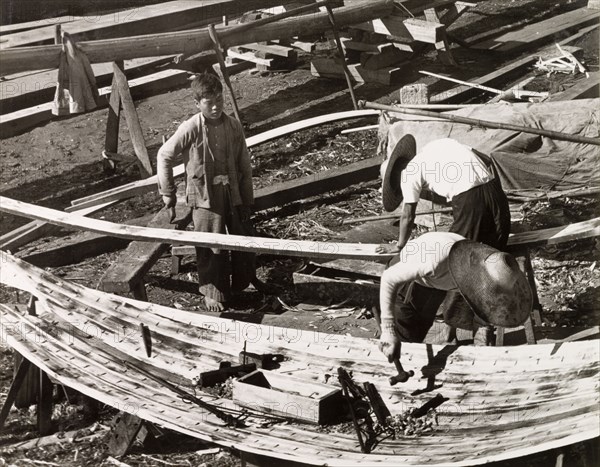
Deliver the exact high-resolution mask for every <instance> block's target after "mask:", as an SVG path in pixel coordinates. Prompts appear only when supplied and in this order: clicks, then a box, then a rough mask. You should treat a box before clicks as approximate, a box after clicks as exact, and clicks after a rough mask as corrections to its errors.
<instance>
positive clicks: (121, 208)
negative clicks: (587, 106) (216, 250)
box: [0, 0, 600, 467]
mask: <svg viewBox="0 0 600 467" xmlns="http://www.w3.org/2000/svg"><path fill="white" fill-rule="evenodd" d="M583 3H585V2H583ZM581 4H582V2H581V1H570V0H569V1H562V2H548V1H546V0H512V1H507V0H505V1H481V2H478V5H477V7H475V8H473V9H472V10H470V11H469V12H468V13H467V14H465V15H464V16H463V17H462V18H461V19H460V20H459V21H458V22H457V23H456V24H455V25H454V26H453V28H452V29H451V32H452V33H453V34H454V35H455V36H457V37H459V38H473V37H477V36H478V35H481V34H484V33H486V32H489V31H490V30H491V29H494V28H505V29H509V28H511V27H515V26H518V25H521V24H526V23H528V22H534V21H538V20H541V19H544V18H547V17H551V16H553V15H555V14H557V13H559V12H564V11H567V10H569V9H572V8H575V7H577V6H581ZM597 44H598V36H597V34H595V35H589V36H588V37H585V38H583V39H582V40H581V43H580V44H577V45H579V46H580V47H583V48H584V50H585V56H584V57H585V62H586V65H588V67H589V68H590V69H591V70H597V66H598V50H597ZM332 53H333V51H332V48H331V42H327V41H321V42H319V46H318V52H317V54H320V55H330V54H332ZM455 57H456V59H457V61H458V63H459V64H460V67H459V68H458V69H450V68H448V67H444V66H443V65H441V64H440V63H439V62H438V61H437V59H436V56H435V53H433V52H431V51H430V52H427V53H425V54H424V55H423V56H421V57H419V58H418V59H416V60H414V62H412V63H411V64H410V65H409V66H407V67H406V74H405V77H404V78H403V82H402V83H400V84H398V85H395V86H393V87H387V86H383V85H376V84H365V85H361V86H357V87H356V94H357V96H358V98H360V99H365V100H371V101H378V102H381V103H390V102H393V101H395V100H396V99H397V95H398V94H397V89H398V88H399V87H400V86H401V85H403V84H409V83H413V82H416V81H421V82H427V83H428V84H431V89H432V92H434V93H435V92H440V91H443V90H445V89H447V88H448V87H450V86H449V85H448V84H447V83H444V82H433V81H432V80H431V79H429V78H428V79H423V78H422V76H421V75H419V74H418V70H419V69H423V67H425V66H426V67H427V68H426V69H428V70H431V71H433V72H452V74H453V76H456V77H458V78H461V79H465V80H468V79H470V78H473V77H476V76H480V75H483V74H486V73H489V72H490V71H492V70H493V69H495V68H497V67H498V66H500V65H501V64H502V63H505V62H507V61H509V60H510V59H512V58H515V57H502V56H497V55H494V54H490V53H486V52H477V51H475V50H467V49H463V48H457V49H455ZM310 59H311V56H310V55H308V54H300V58H299V64H298V66H297V68H295V69H294V70H291V71H288V72H278V73H271V72H248V71H247V72H243V73H240V74H238V75H235V76H233V77H232V82H233V86H234V89H235V94H236V97H237V98H238V103H239V106H240V108H241V113H242V119H243V121H244V126H245V130H246V134H247V136H252V135H254V134H257V133H260V132H263V131H266V130H268V129H271V128H275V127H277V126H281V125H285V124H287V123H292V122H295V121H298V120H302V119H305V118H309V117H313V116H317V115H321V114H325V113H331V112H336V111H344V110H351V109H352V103H351V100H350V97H349V94H348V91H347V89H346V85H345V82H344V81H343V80H326V79H319V78H315V77H313V76H311V74H310ZM541 79H542V80H544V81H537V80H536V83H537V84H536V85H537V86H545V87H546V90H547V89H548V88H549V87H553V89H555V90H556V89H560V88H561V86H562V87H565V86H567V87H568V86H569V85H571V84H572V82H573V80H575V79H577V78H574V77H565V76H562V75H559V76H553V77H551V78H545V77H541ZM510 84H511V83H507V87H508V85H510ZM136 107H137V110H138V115H139V118H140V123H141V126H142V128H143V130H144V137H145V140H146V145H147V147H148V150H149V153H150V157H151V159H152V160H155V158H156V152H157V150H158V148H159V147H160V144H161V139H162V137H163V136H164V135H169V134H171V133H172V132H173V131H174V130H175V129H176V128H177V126H178V125H179V123H180V122H182V121H183V120H185V119H186V118H188V117H189V116H191V115H192V114H194V113H195V112H196V108H195V106H194V104H193V101H192V99H191V98H190V93H189V91H188V90H187V89H179V90H174V91H172V92H169V93H165V94H162V95H158V96H155V97H152V98H148V99H144V100H142V101H139V102H136ZM106 116H107V111H106V110H98V111H94V112H90V113H87V114H85V115H80V116H76V117H71V118H63V119H60V120H56V121H53V122H51V123H48V124H46V125H44V126H41V127H38V128H35V129H33V130H31V131H29V132H27V133H25V134H22V135H19V136H15V137H12V138H8V139H5V140H3V141H2V143H1V147H0V164H1V168H2V170H1V171H0V183H1V185H0V186H1V194H2V195H3V196H7V197H12V198H15V199H18V200H22V201H26V202H31V203H34V204H40V205H43V206H48V207H53V208H57V209H64V208H65V207H66V206H68V205H69V204H70V201H71V200H72V199H77V198H80V197H83V196H86V195H90V194H93V193H97V192H100V191H103V190H105V189H108V188H110V187H114V186H119V185H122V184H124V183H127V182H130V181H133V180H136V179H139V173H138V171H137V169H136V168H135V166H132V167H129V168H127V169H125V170H122V169H121V170H120V169H119V168H118V169H117V171H116V172H115V173H107V172H105V171H104V169H103V163H102V159H101V157H100V154H101V152H102V149H103V146H104V135H105V128H106ZM373 123H376V121H375V120H374V119H363V120H354V121H346V122H342V123H336V124H329V125H324V126H321V127H318V128H315V129H310V130H305V131H301V132H298V133H295V134H292V135H288V136H286V137H284V138H280V139H278V140H274V141H271V142H268V143H265V144H262V145H260V146H257V147H255V148H253V149H252V150H251V156H252V162H253V170H254V186H255V189H258V188H261V187H264V186H269V185H272V184H273V183H278V182H281V181H285V180H290V179H294V178H297V177H301V176H304V175H308V174H312V173H317V172H319V171H321V170H325V169H329V168H334V167H337V166H341V165H346V164H349V163H352V162H355V161H358V160H361V159H366V158H370V157H373V156H374V155H375V151H376V146H377V134H376V130H369V131H362V132H354V133H348V134H341V130H343V129H348V128H354V127H359V126H364V125H368V124H373ZM119 151H120V152H123V153H125V154H133V149H132V146H131V142H130V140H129V134H128V130H127V128H126V127H125V125H124V123H123V122H122V125H121V129H120V147H119ZM159 209H161V203H160V200H159V197H158V196H157V194H156V193H149V194H147V195H144V196H140V197H137V198H134V199H131V200H128V201H125V202H122V203H119V204H118V205H116V206H115V207H112V208H109V209H106V210H104V211H102V212H101V213H100V214H97V215H96V216H95V217H98V218H103V219H107V220H111V221H115V222H123V221H126V220H129V219H132V218H136V217H140V216H143V215H146V214H148V213H152V212H157V211H158V210H159ZM516 211H517V212H518V214H519V215H518V216H516V217H515V218H514V219H513V229H514V230H515V231H517V230H529V229H538V228H544V227H552V226H558V225H563V224H567V223H571V222H577V221H581V220H585V219H589V218H591V217H594V216H598V215H599V211H600V202H599V201H598V199H593V198H564V199H558V200H550V201H543V202H530V203H525V204H523V205H521V206H518V207H517V208H516ZM381 212H382V208H381V196H380V193H379V182H370V183H362V184H359V185H356V186H351V187H348V188H347V189H344V190H339V191H336V192H333V193H329V194H327V195H323V196H321V197H315V198H310V199H308V200H303V201H301V202H296V203H291V204H290V205H287V206H285V207H282V208H277V209H271V210H269V211H267V212H260V213H256V214H255V217H254V220H255V225H256V228H257V231H258V233H259V235H263V236H273V237H281V238H295V239H311V240H331V239H334V238H340V236H343V232H344V231H345V230H347V229H348V228H349V226H345V225H344V226H343V225H341V222H342V220H344V219H347V218H350V217H360V216H368V215H375V214H380V213H381ZM26 222H28V221H27V220H25V219H21V218H17V217H14V216H9V215H4V214H2V215H0V233H1V234H4V233H6V232H9V231H10V230H13V229H14V228H16V227H18V226H20V225H23V224H24V223H26ZM422 230H423V229H421V231H422ZM70 235H71V234H68V233H61V234H57V236H56V237H52V238H45V239H41V240H39V241H36V242H34V243H33V244H31V245H28V246H27V247H26V248H25V249H24V251H25V252H34V251H43V249H45V248H48V247H49V246H51V245H58V244H60V243H61V242H64V241H66V240H67V239H68V238H69V236H70ZM532 253H533V267H534V269H535V271H536V281H537V282H536V285H537V287H538V292H539V295H540V300H541V302H542V306H543V309H544V313H543V320H544V325H545V326H547V327H561V326H597V325H598V324H599V322H600V296H599V294H598V290H599V287H600V274H599V273H598V268H597V262H598V260H599V259H600V243H599V242H598V241H594V240H583V241H578V242H572V243H567V244H565V245H564V246H563V245H560V246H555V247H546V248H539V249H537V250H535V251H533V252H532ZM118 254H119V253H118V252H112V253H106V254H103V255H99V256H97V257H93V258H90V259H87V260H85V261H83V262H81V263H78V264H73V265H69V266H64V267H60V268H54V269H53V270H52V272H53V273H55V274H57V275H59V276H61V277H63V278H65V279H69V280H73V281H76V282H79V283H81V284H84V285H86V286H89V287H92V288H96V287H97V285H98V281H99V279H100V277H101V276H102V274H103V272H104V271H105V270H106V268H107V267H108V266H109V265H110V264H111V263H112V262H113V261H114V260H115V259H116V258H117V257H118ZM258 265H259V269H258V274H259V277H260V278H261V279H263V280H265V281H267V282H268V283H269V284H271V285H272V286H274V287H275V289H276V296H264V295H262V294H260V293H258V292H257V291H255V290H252V289H248V290H247V291H245V292H244V293H243V294H242V295H241V297H239V298H238V299H237V300H236V301H235V302H234V303H233V304H232V307H231V309H230V310H228V312H226V313H224V314H222V316H225V317H227V316H230V317H235V318H236V319H244V317H246V319H251V320H257V319H258V320H261V321H262V322H265V323H269V324H277V325H281V326H290V327H298V328H306V329H315V330H319V331H325V332H332V333H343V334H350V335H355V336H361V337H365V336H372V335H373V333H374V329H375V328H374V323H373V320H372V319H359V318H358V317H359V316H361V315H362V316H364V315H365V313H364V311H365V310H364V309H363V308H362V307H361V306H358V305H357V306H354V305H344V306H342V307H335V306H332V305H335V304H334V303H331V302H330V303H328V302H327V301H326V300H322V301H321V302H319V301H314V300H313V301H312V302H311V303H312V304H313V305H312V307H310V306H309V307H306V306H303V305H302V303H303V302H306V298H305V297H300V296H298V295H297V294H296V293H295V291H294V288H293V282H292V273H293V272H294V271H297V270H298V269H299V268H301V267H302V265H303V263H302V261H301V260H295V259H287V258H283V257H260V258H259V260H258ZM170 267H171V264H170V257H168V256H164V257H163V258H161V259H160V260H159V261H158V263H157V264H156V266H155V267H154V268H153V269H152V270H151V272H150V274H148V276H147V277H146V288H147V291H148V297H149V300H150V301H151V302H154V303H160V304H164V305H168V306H174V307H177V308H182V309H186V310H194V311H197V312H206V311H205V309H204V307H203V304H202V301H201V299H200V296H199V295H198V294H197V292H196V286H195V272H194V269H195V268H194V265H193V262H192V261H191V259H188V260H187V261H186V262H185V263H184V265H183V268H182V270H181V272H180V274H178V275H171V273H170ZM26 298H27V297H24V296H23V294H20V295H19V296H17V294H16V293H15V291H14V290H9V289H7V288H5V287H2V288H0V300H1V301H2V302H5V303H14V302H15V301H20V302H25V301H26ZM315 303H316V304H315ZM12 358H13V357H12V351H11V350H10V349H9V348H7V347H6V346H5V344H4V343H2V342H0V394H2V395H6V394H7V392H8V388H9V384H10V380H11V377H12V371H13V370H12V366H13V364H12ZM0 399H1V398H0ZM112 415H114V410H112V409H110V408H107V407H101V408H100V415H99V418H98V417H95V416H93V415H92V414H90V411H89V410H88V408H87V406H86V405H85V404H81V403H79V404H67V403H66V402H65V401H64V400H60V394H57V404H56V409H55V414H54V419H55V420H56V422H57V428H58V429H59V431H60V432H64V431H68V430H73V429H81V430H82V431H81V433H80V434H79V437H83V436H90V435H92V437H94V436H93V435H94V433H96V437H95V438H94V439H93V440H91V441H79V442H78V441H74V440H68V439H67V440H66V441H64V442H62V443H60V444H58V445H54V446H52V447H48V448H37V449H30V450H19V449H15V448H14V443H16V442H19V441H23V440H26V439H30V438H34V437H36V436H37V435H36V433H35V410H34V408H31V409H20V410H13V411H12V412H11V414H10V416H9V418H8V421H7V427H6V429H5V430H4V432H2V433H1V434H0V466H3V465H17V466H22V465H32V464H40V465H42V464H44V465H119V464H118V462H119V461H117V460H114V459H111V458H110V457H109V455H108V453H107V450H106V446H105V444H104V441H105V439H106V438H105V436H104V435H102V433H104V430H105V428H106V426H107V425H108V424H109V420H110V418H111V417H112ZM161 441H162V442H161V444H160V446H146V447H143V446H138V445H136V446H134V448H133V449H132V451H131V452H130V453H129V454H128V455H127V456H125V457H124V458H122V459H120V462H123V463H125V464H127V465H153V466H154V465H156V466H158V465H194V466H196V465H206V466H212V465H217V466H220V467H225V466H230V465H231V466H237V465H242V461H241V460H240V457H239V453H236V452H229V451H227V450H221V451H220V452H219V453H217V454H204V453H203V450H206V449H209V448H210V447H211V446H207V445H205V444H204V443H202V442H200V441H198V440H193V439H189V438H187V437H185V436H183V435H177V434H174V433H169V432H167V433H164V434H163V436H162V437H161ZM594 446H595V445H594V444H593V443H582V444H579V445H575V446H573V447H570V448H567V449H566V450H565V455H566V456H567V459H569V460H570V461H572V463H571V464H566V465H588V466H591V465H594V464H592V463H590V462H593V461H594V460H596V461H597V459H598V453H597V446H596V447H594ZM594 451H596V452H595V454H594ZM555 456H556V453H552V454H543V455H537V456H530V457H528V458H524V459H521V460H520V461H518V462H511V463H499V464H498V465H502V466H508V465H523V466H525V465H528V466H529V465H531V466H542V465H548V464H549V463H551V462H552V463H553V462H555Z"/></svg>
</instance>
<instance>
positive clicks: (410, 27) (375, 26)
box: [352, 16, 445, 44]
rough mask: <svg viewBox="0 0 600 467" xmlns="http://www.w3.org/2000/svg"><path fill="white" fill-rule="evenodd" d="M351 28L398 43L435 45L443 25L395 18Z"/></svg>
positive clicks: (415, 19)
mask: <svg viewBox="0 0 600 467" xmlns="http://www.w3.org/2000/svg"><path fill="white" fill-rule="evenodd" d="M352 27H354V28H356V29H362V30H363V31H368V32H374V33H377V34H383V35H385V36H388V37H391V38H393V39H394V40H397V41H399V42H415V41H419V42H426V43H428V44H435V43H436V42H438V41H439V40H440V39H441V31H443V30H444V27H445V26H444V25H443V24H441V23H436V22H432V21H426V20H423V19H418V18H409V19H402V18H400V17H397V16H388V17H385V18H376V19H373V20H371V21H366V22H364V23H359V24H354V25H352Z"/></svg>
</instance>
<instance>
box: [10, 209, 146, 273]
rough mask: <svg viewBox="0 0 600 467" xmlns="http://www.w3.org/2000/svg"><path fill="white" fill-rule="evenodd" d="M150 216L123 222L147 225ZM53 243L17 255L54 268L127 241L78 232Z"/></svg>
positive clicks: (31, 261) (37, 264)
mask: <svg viewBox="0 0 600 467" xmlns="http://www.w3.org/2000/svg"><path fill="white" fill-rule="evenodd" d="M152 217H154V216H153V215H148V216H143V217H140V218H137V219H132V220H128V221H126V222H125V224H127V225H147V224H148V222H150V221H151V220H152ZM46 225H50V224H46ZM55 243H58V245H59V246H54V244H53V243H52V242H50V243H49V244H44V246H43V250H42V251H37V250H33V251H31V250H30V251H23V252H21V254H19V255H17V256H18V257H20V258H22V259H24V260H25V261H27V262H28V263H30V264H33V265H35V266H37V267H40V268H56V267H59V266H65V265H68V264H76V263H79V262H81V261H82V260H84V259H85V258H90V257H94V256H98V255H100V254H104V253H108V252H111V251H115V250H119V249H121V248H124V247H126V246H127V245H128V244H129V241H128V240H124V239H122V238H114V237H107V236H105V235H99V234H95V233H91V232H80V233H78V234H76V235H73V236H72V238H70V239H68V240H66V241H65V240H63V239H60V240H59V241H58V242H55Z"/></svg>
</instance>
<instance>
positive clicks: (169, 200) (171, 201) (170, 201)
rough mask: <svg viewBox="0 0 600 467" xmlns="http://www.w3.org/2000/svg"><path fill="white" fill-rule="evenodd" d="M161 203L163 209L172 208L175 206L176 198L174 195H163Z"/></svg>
mask: <svg viewBox="0 0 600 467" xmlns="http://www.w3.org/2000/svg"><path fill="white" fill-rule="evenodd" d="M162 200H163V203H165V208H167V209H169V208H174V207H175V205H176V204H177V196H175V195H163V197H162Z"/></svg>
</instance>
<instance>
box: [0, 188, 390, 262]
mask: <svg viewBox="0 0 600 467" xmlns="http://www.w3.org/2000/svg"><path fill="white" fill-rule="evenodd" d="M0 211H2V212H6V213H9V214H13V215H17V216H24V217H29V218H31V219H39V220H43V221H46V222H49V223H51V224H55V225H60V226H63V227H69V228H73V229H75V230H88V231H90V232H97V233H102V234H105V235H111V236H114V237H118V238H127V239H131V240H137V241H143V242H150V243H170V244H174V245H192V246H201V247H206V248H223V249H228V250H234V251H246V252H251V253H258V254H276V255H284V256H299V257H307V258H322V259H327V258H332V259H335V258H362V259H364V258H387V257H391V256H392V255H386V254H379V253H375V249H376V248H377V245H361V244H351V243H345V244H339V243H327V242H312V241H304V240H286V239H273V238H261V237H248V236H242V235H227V234H213V233H209V232H187V231H180V230H176V231H171V230H168V229H164V228H156V227H135V226H125V225H123V224H114V223H112V222H107V221H103V220H100V219H89V218H87V217H82V216H77V215H73V214H68V213H64V212H61V211H56V210H54V209H49V208H44V207H41V206H34V205H31V204H27V203H23V202H21V201H16V200H13V199H10V198H6V197H0ZM161 213H162V214H164V216H165V217H168V215H167V213H166V211H161Z"/></svg>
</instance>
